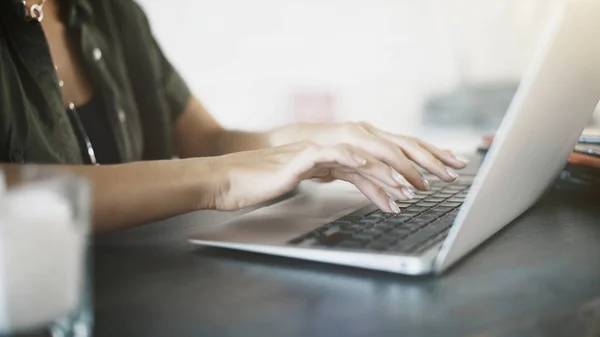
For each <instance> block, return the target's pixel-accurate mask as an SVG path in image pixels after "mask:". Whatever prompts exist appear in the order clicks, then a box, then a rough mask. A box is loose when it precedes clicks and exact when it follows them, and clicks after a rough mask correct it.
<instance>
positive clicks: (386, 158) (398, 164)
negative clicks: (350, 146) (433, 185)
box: [361, 135, 430, 190]
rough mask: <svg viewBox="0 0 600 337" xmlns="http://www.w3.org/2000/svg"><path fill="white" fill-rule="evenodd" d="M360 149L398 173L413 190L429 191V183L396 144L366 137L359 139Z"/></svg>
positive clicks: (371, 136)
mask: <svg viewBox="0 0 600 337" xmlns="http://www.w3.org/2000/svg"><path fill="white" fill-rule="evenodd" d="M361 148H362V149H363V150H364V151H365V152H368V153H370V154H372V156H373V157H375V158H377V159H379V160H380V161H381V162H383V163H384V164H386V165H387V166H389V167H391V168H393V169H394V170H395V171H396V172H398V173H400V174H401V175H402V176H403V177H404V178H405V179H406V180H407V181H408V182H409V183H410V184H411V185H412V186H414V187H415V188H418V189H420V190H429V189H430V186H429V182H427V180H426V179H425V177H423V175H422V174H421V172H419V170H417V168H416V167H415V166H414V165H413V163H412V162H411V161H410V160H409V159H408V158H407V157H406V155H405V154H404V152H403V151H402V150H401V149H400V148H399V147H398V146H397V145H396V144H393V143H391V142H388V141H387V140H385V139H383V138H381V137H377V136H375V135H367V136H364V137H362V139H361Z"/></svg>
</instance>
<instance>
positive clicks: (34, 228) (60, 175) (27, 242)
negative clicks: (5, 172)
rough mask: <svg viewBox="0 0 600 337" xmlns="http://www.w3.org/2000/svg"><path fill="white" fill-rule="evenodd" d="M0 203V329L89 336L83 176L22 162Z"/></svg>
mask: <svg viewBox="0 0 600 337" xmlns="http://www.w3.org/2000/svg"><path fill="white" fill-rule="evenodd" d="M0 202H1V203H3V204H4V205H1V204H0V238H2V237H3V238H2V242H0V278H1V280H0V286H1V287H2V289H0V292H1V293H0V323H2V325H4V326H3V327H0V336H13V337H30V336H31V337H33V336H55V337H63V336H64V337H86V336H91V335H92V327H93V312H92V310H93V309H92V308H93V306H92V297H91V296H92V294H91V290H92V285H91V280H92V279H91V273H92V257H91V249H90V244H89V240H90V217H91V212H90V210H91V193H90V185H89V183H88V182H87V181H86V180H85V179H83V178H80V177H77V176H74V175H71V174H68V173H64V172H58V171H55V170H48V169H45V168H43V167H28V168H26V169H24V170H22V171H21V177H20V182H19V183H18V184H16V185H15V186H11V187H10V188H9V189H8V190H7V193H6V194H5V195H4V196H0ZM1 212H4V214H2V213H1Z"/></svg>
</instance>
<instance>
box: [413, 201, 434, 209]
mask: <svg viewBox="0 0 600 337" xmlns="http://www.w3.org/2000/svg"><path fill="white" fill-rule="evenodd" d="M417 206H418V207H426V208H431V207H434V206H437V203H434V202H426V201H422V202H420V203H418V204H417Z"/></svg>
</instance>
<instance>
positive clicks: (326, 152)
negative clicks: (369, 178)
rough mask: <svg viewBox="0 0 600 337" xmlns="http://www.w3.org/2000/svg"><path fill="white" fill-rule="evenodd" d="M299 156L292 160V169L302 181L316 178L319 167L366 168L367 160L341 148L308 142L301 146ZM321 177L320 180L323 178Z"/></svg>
mask: <svg viewBox="0 0 600 337" xmlns="http://www.w3.org/2000/svg"><path fill="white" fill-rule="evenodd" d="M299 151H300V152H299V154H298V155H297V156H296V157H295V158H294V159H293V160H292V162H291V163H290V165H288V167H290V169H291V170H292V174H294V175H296V176H298V177H300V178H301V179H308V178H312V177H315V174H316V170H315V169H316V168H318V167H319V165H323V164H329V165H333V164H336V165H341V166H345V167H349V168H357V167H360V166H364V165H366V163H367V160H366V159H365V158H363V157H361V156H360V155H358V154H355V153H352V151H348V149H343V148H339V147H323V146H320V145H317V144H315V143H312V142H309V141H306V142H302V144H301V145H300V150H299ZM321 177H322V176H320V177H319V178H321Z"/></svg>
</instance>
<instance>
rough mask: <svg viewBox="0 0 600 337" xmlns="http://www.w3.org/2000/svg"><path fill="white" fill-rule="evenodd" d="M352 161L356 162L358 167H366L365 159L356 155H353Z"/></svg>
mask: <svg viewBox="0 0 600 337" xmlns="http://www.w3.org/2000/svg"><path fill="white" fill-rule="evenodd" d="M354 161H355V162H356V164H357V165H358V166H365V165H367V159H365V158H363V157H362V156H360V155H357V154H355V155H354Z"/></svg>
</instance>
